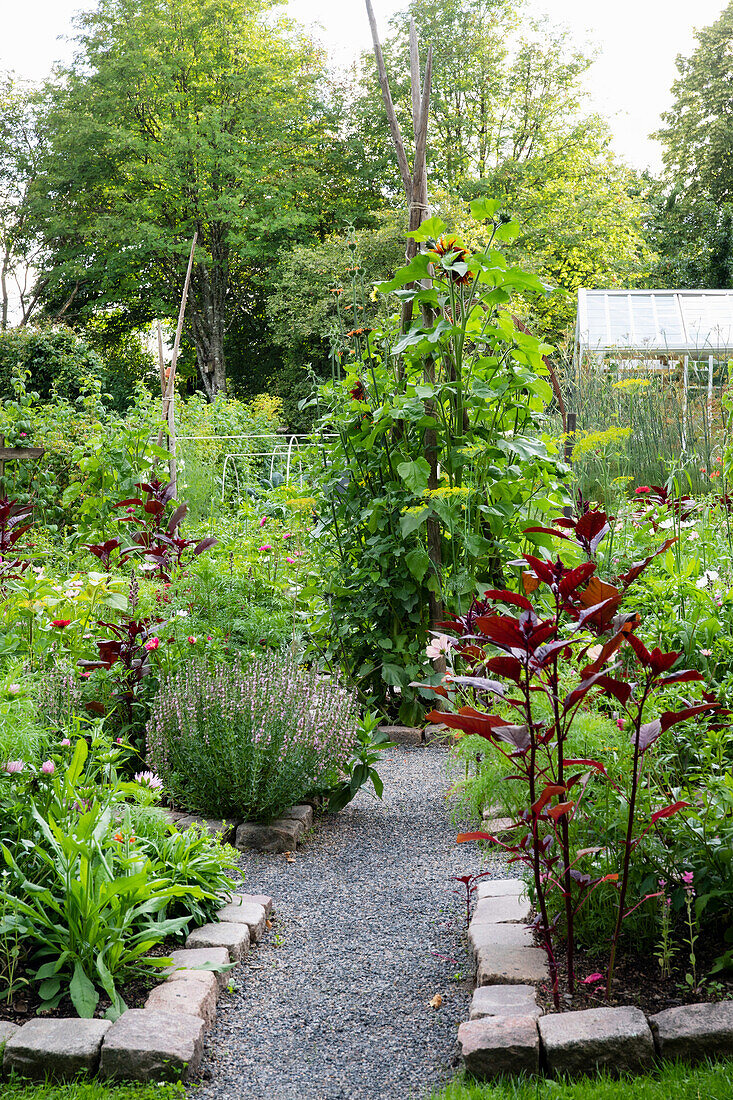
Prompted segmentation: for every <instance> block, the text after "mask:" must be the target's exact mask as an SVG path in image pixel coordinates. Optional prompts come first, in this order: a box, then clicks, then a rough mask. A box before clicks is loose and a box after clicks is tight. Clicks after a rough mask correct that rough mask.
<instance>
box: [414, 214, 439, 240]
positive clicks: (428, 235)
mask: <svg viewBox="0 0 733 1100" xmlns="http://www.w3.org/2000/svg"><path fill="white" fill-rule="evenodd" d="M447 228H448V226H447V225H446V224H445V222H444V221H443V219H442V218H438V217H432V218H427V219H426V220H425V221H424V222H422V224H421V225H420V227H419V228H418V229H413V230H412V232H410V233H408V234H407V236H408V237H412V239H413V241H418V242H419V243H422V242H424V241H430V240H435V239H436V238H437V237H442V235H443V234H444V233H445V231H446V229H447Z"/></svg>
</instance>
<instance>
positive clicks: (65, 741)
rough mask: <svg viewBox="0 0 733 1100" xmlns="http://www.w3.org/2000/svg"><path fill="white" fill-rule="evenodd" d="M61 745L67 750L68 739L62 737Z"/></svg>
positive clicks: (69, 742)
mask: <svg viewBox="0 0 733 1100" xmlns="http://www.w3.org/2000/svg"><path fill="white" fill-rule="evenodd" d="M61 744H62V745H65V746H66V747H67V748H68V747H69V745H70V744H71V741H70V740H69V738H68V737H64V738H63V740H62V741H61Z"/></svg>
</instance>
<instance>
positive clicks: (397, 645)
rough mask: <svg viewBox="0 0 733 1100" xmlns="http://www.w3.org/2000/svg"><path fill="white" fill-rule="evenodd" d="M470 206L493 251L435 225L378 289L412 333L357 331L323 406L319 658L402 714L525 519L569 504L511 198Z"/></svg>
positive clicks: (532, 282)
mask: <svg viewBox="0 0 733 1100" xmlns="http://www.w3.org/2000/svg"><path fill="white" fill-rule="evenodd" d="M473 210H474V214H475V216H476V217H477V218H478V219H481V220H483V219H487V218H488V219H489V222H490V226H491V232H490V233H489V234H488V246H487V248H486V250H485V251H481V252H474V253H473V254H470V255H469V254H468V253H467V252H466V250H465V248H464V246H463V245H462V243H461V242H460V240H458V239H457V238H455V237H450V236H444V235H443V236H441V234H444V231H445V229H446V226H445V224H444V223H443V222H441V221H440V220H439V219H437V218H433V219H431V220H430V221H428V222H426V223H424V224H423V226H422V228H421V229H420V230H419V231H417V233H416V234H415V236H416V238H417V240H418V241H419V242H422V244H423V246H424V250H423V251H421V252H420V253H419V254H418V255H417V257H416V258H415V260H414V261H413V262H412V263H411V264H410V265H408V266H407V267H403V268H401V269H400V270H399V271H398V273H397V275H396V276H395V278H394V279H393V280H391V281H390V282H387V283H384V284H382V285H381V287H380V290H381V292H382V293H384V294H386V295H390V296H394V297H395V298H397V300H398V301H402V302H404V301H413V302H414V303H415V304H416V305H417V306H418V307H420V308H421V310H422V311H423V312H422V316H421V317H420V316H418V317H417V318H416V319H415V321H414V322H413V325H412V327H411V328H410V330H409V331H408V332H407V333H406V334H404V335H402V336H401V337H400V336H397V335H396V334H395V333H394V332H389V331H387V332H379V330H376V331H371V330H370V329H369V328H365V327H363V326H360V327H359V328H357V329H356V330H355V332H354V333H353V334H352V338H353V339H354V345H353V353H352V355H351V356H347V357H345V361H344V369H345V371H346V372H347V373H346V377H345V378H344V379H343V380H334V382H333V383H330V384H328V385H327V386H325V387H323V388H322V390H321V393H320V395H319V399H318V400H319V403H320V404H321V405H323V406H325V411H324V412H323V413H322V419H321V424H320V430H321V432H322V440H323V447H324V452H325V461H324V467H323V471H322V473H321V475H320V478H319V490H320V493H321V494H322V495H321V500H320V503H319V505H318V513H319V518H320V522H319V527H318V529H317V530H318V532H319V533H321V534H322V536H323V538H324V539H326V540H327V542H324V544H323V549H324V550H325V551H326V553H327V554H328V560H329V561H330V562H332V565H331V567H330V569H329V570H328V574H329V580H328V582H327V588H326V597H327V598H326V603H325V608H324V614H323V616H322V618H321V621H320V623H319V627H318V635H319V637H318V641H317V647H318V651H319V652H321V653H322V654H323V655H324V656H325V657H326V658H327V659H328V660H329V661H334V662H335V661H340V662H346V666H347V668H348V670H349V674H350V676H351V677H352V678H353V679H354V680H356V681H357V682H358V683H359V684H360V687H361V690H362V692H363V695H364V697H365V698H366V697H368V696H369V695H370V694H372V693H373V695H374V698H375V700H377V701H379V702H380V704H382V702H383V700H385V699H386V698H388V697H389V696H390V695H392V697H393V699H394V700H396V702H395V705H398V706H399V708H400V713H401V715H402V718H403V719H404V720H408V719H409V718H410V716H412V717H413V718H414V717H415V715H416V714H417V713H419V710H417V709H416V704H415V698H414V692H413V690H412V689H411V688H410V683H411V681H412V680H414V679H415V678H416V677H417V674H418V671H419V666H420V659H421V655H422V650H423V648H424V645H425V641H426V638H427V632H428V630H429V629H430V627H431V626H433V625H434V624H435V621H436V618H440V610H439V609H440V608H442V607H443V606H445V607H448V608H451V609H454V610H456V611H457V612H460V611H461V610H462V609H463V610H465V608H467V607H468V605H469V604H470V602H471V600H472V598H473V595H474V593H475V592H476V590H477V586H479V585H480V584H482V583H483V584H486V583H489V584H490V583H492V581H496V579H497V578H498V577H499V576H500V575H501V571H502V568H503V563H504V562H505V561H507V560H508V558H509V557H511V554H512V549H513V547H515V546H516V545H517V539H518V537H520V525H521V523H522V518H526V517H528V516H529V514H530V511H532V510H533V511H534V512H535V514H537V515H541V514H542V512H543V510H545V509H547V508H551V507H552V506H553V502H554V503H555V504H556V503H557V502H559V499H560V497H559V495H558V493H559V485H558V482H557V464H556V461H555V460H554V459H553V457H552V456H551V454H550V453H549V452H548V450H547V447H546V443H545V441H544V440H543V439H542V438H541V432H542V415H543V410H544V408H545V405H546V403H547V402H548V400H549V399H550V397H551V392H552V391H551V389H550V386H549V384H548V383H547V381H546V380H545V379H544V378H543V377H542V376H543V375H544V374H546V368H545V366H544V364H543V361H542V352H543V350H544V349H543V347H542V345H541V344H540V342H539V341H538V340H536V339H535V338H534V337H532V336H529V335H527V334H526V333H523V332H521V331H520V330H519V329H518V328H517V327H516V326H515V323H514V319H513V317H512V315H511V312H510V310H509V309H508V304H509V302H510V300H511V298H512V295H515V294H517V293H537V292H541V291H542V284H541V283H540V282H539V281H538V280H537V279H535V278H534V277H533V276H530V275H528V274H526V273H525V272H523V271H522V270H521V269H519V268H516V267H510V266H509V265H508V264H507V261H506V259H505V257H504V256H503V255H502V253H501V252H500V251H499V250H498V247H497V246H498V244H499V242H501V241H502V240H508V239H511V238H512V236H514V235H515V234H516V232H517V227H516V226H514V225H513V224H512V223H504V224H499V219H498V217H497V215H498V203H489V202H486V201H485V200H477V201H476V202H474V204H473ZM434 238H437V241H436V240H435V239H434ZM431 263H432V264H433V267H434V274H433V278H432V282H431V285H430V287H429V289H421V288H420V283H417V284H416V280H420V279H424V278H425V276H426V275H427V272H428V265H429V264H431ZM416 286H417V289H415V287H416ZM538 436H539V438H538ZM322 583H323V582H322V580H320V579H319V584H322ZM395 689H397V690H395Z"/></svg>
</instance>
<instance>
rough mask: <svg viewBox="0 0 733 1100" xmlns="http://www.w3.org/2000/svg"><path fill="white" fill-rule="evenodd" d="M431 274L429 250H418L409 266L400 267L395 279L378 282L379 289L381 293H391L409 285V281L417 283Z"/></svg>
mask: <svg viewBox="0 0 733 1100" xmlns="http://www.w3.org/2000/svg"><path fill="white" fill-rule="evenodd" d="M429 274H430V257H429V256H428V254H427V252H418V254H417V256H415V258H414V260H412V261H411V262H410V263H409V264H408V265H407V267H401V268H400V269H399V271H398V272H397V273H396V275H395V277H394V279H390V281H389V282H387V283H377V290H378V291H379V293H380V294H391V293H392V292H393V291H395V290H399V289H400V287H403V286H407V284H408V283H416V282H419V281H420V280H421V279H427V277H428V276H429Z"/></svg>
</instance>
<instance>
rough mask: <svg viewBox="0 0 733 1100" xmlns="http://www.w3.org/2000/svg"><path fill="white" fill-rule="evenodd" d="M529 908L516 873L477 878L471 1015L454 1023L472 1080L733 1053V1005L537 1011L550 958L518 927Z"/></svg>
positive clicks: (626, 1067) (627, 1068) (631, 1067)
mask: <svg viewBox="0 0 733 1100" xmlns="http://www.w3.org/2000/svg"><path fill="white" fill-rule="evenodd" d="M529 912H530V903H529V900H528V899H527V897H526V894H525V885H524V883H523V882H522V880H521V879H499V880H496V879H494V880H491V881H484V882H481V883H479V884H478V904H477V905H476V909H475V912H474V915H473V918H472V920H471V923H470V925H469V930H468V938H469V944H470V947H471V950H472V951H473V955H474V959H475V961H476V985H477V988H476V990H475V992H474V995H473V1000H472V1002H471V1008H470V1019H469V1020H468V1022H467V1023H463V1024H461V1025H460V1027H459V1028H458V1041H459V1043H460V1046H461V1052H462V1054H463V1060H464V1064H465V1067H466V1069H467V1071H468V1072H469V1073H470V1074H471V1075H472V1076H474V1077H478V1078H480V1079H482V1080H492V1079H494V1078H496V1077H499V1076H501V1075H502V1074H509V1075H515V1076H516V1075H519V1074H520V1073H525V1074H542V1073H544V1074H547V1075H557V1074H567V1075H569V1076H580V1075H582V1074H587V1073H592V1072H593V1071H597V1070H599V1069H604V1070H606V1071H607V1072H610V1073H615V1074H620V1073H643V1072H644V1071H645V1070H648V1069H650V1068H651V1067H652V1066H653V1064H654V1063H655V1061H656V1060H658V1059H672V1060H674V1059H682V1060H684V1061H699V1060H701V1059H704V1058H707V1057H726V1056H731V1055H733V1001H720V1002H718V1003H716V1004H696V1005H681V1006H680V1007H678V1008H668V1009H665V1010H664V1011H663V1012H658V1013H657V1014H656V1015H655V1016H650V1017H648V1018H647V1017H646V1016H645V1014H644V1013H643V1012H642V1011H641V1009H640V1008H635V1007H632V1006H627V1007H623V1008H590V1009H583V1010H581V1011H578V1012H562V1013H550V1014H548V1015H544V1014H543V1010H542V1009H541V1008H540V1007H539V1005H538V1004H537V996H536V989H535V984H536V983H537V982H539V981H545V980H547V979H548V978H549V971H548V967H547V957H546V955H545V952H544V951H543V950H542V949H541V948H537V947H535V946H534V943H533V940H532V935H531V932H530V930H529V928H528V927H527V926H526V924H525V923H524V922H525V921H526V919H527V917H528V916H529Z"/></svg>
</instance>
